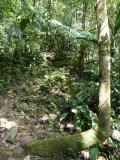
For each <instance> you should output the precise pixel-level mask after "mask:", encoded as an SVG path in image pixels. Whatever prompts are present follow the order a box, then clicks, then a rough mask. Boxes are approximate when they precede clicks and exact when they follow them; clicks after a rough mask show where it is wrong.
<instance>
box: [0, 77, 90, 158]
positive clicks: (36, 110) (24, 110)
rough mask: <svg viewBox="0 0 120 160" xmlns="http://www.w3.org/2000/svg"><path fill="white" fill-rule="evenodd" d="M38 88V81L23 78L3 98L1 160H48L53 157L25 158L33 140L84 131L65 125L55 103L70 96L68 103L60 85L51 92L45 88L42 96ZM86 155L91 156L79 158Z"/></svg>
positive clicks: (85, 153) (0, 140) (84, 153)
mask: <svg viewBox="0 0 120 160" xmlns="http://www.w3.org/2000/svg"><path fill="white" fill-rule="evenodd" d="M38 88H39V86H38V83H37V82H36V79H35V78H33V77H29V78H26V77H23V78H22V79H21V81H19V82H14V83H13V84H12V85H11V89H10V90H9V91H8V93H7V94H3V95H0V155H1V156H0V160H48V159H49V158H44V159H43V158H39V157H35V156H30V155H25V154H24V147H25V145H26V144H27V143H28V142H29V141H31V140H36V139H44V138H54V137H58V136H67V135H70V134H73V133H75V132H76V133H79V132H81V130H80V129H79V128H78V127H75V126H74V125H73V123H72V122H70V121H69V122H67V121H66V122H63V123H61V120H60V118H61V119H64V118H65V117H64V115H63V117H61V113H60V111H59V110H58V108H56V106H55V104H54V102H53V101H52V100H51V99H52V98H56V99H58V98H60V97H66V101H68V99H67V97H68V96H69V94H68V93H65V92H64V91H62V90H61V86H60V85H55V86H54V87H52V88H51V89H50V90H49V93H47V90H46V91H45V90H44V89H45V88H43V91H42V93H41V92H40V93H39V89H38ZM52 94H54V97H53V95H52ZM51 95H52V96H51ZM48 97H49V98H48ZM49 99H50V100H49ZM49 101H50V102H49ZM69 105H70V104H69ZM82 154H83V155H84V157H86V156H87V157H89V152H87V151H84V152H81V154H80V155H79V156H80V157H81V155H82ZM77 158H78V156H77ZM64 159H65V160H70V159H72V158H70V157H66V158H64Z"/></svg>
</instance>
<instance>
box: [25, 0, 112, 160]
mask: <svg viewBox="0 0 120 160" xmlns="http://www.w3.org/2000/svg"><path fill="white" fill-rule="evenodd" d="M97 23H98V44H99V63H100V64H99V68H100V70H99V72H100V86H99V117H98V118H99V120H98V124H96V125H95V126H94V127H93V128H91V129H89V130H88V131H86V132H83V133H80V134H77V135H72V136H66V137H57V138H51V139H48V140H46V139H45V140H36V141H32V142H29V143H28V144H27V146H26V147H25V152H26V153H27V154H31V155H37V156H40V157H52V160H53V159H55V160H57V159H64V158H63V156H64V155H67V154H72V153H77V152H79V151H80V150H83V149H85V148H88V147H92V146H94V145H96V144H97V143H98V140H99V141H104V140H105V139H107V138H108V137H109V135H110V39H109V28H108V17H107V7H106V0H97ZM97 139H98V140H97Z"/></svg>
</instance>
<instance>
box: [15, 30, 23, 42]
mask: <svg viewBox="0 0 120 160" xmlns="http://www.w3.org/2000/svg"><path fill="white" fill-rule="evenodd" d="M16 33H17V35H18V40H19V42H20V43H21V42H22V32H21V30H20V29H19V28H16Z"/></svg>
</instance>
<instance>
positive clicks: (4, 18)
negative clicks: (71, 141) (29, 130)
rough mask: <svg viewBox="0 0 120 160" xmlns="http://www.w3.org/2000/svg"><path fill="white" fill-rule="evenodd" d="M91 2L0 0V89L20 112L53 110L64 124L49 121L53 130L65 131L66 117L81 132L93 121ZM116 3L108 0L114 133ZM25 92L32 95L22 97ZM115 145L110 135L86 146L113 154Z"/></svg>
mask: <svg viewBox="0 0 120 160" xmlns="http://www.w3.org/2000/svg"><path fill="white" fill-rule="evenodd" d="M84 4H86V5H87V10H86V11H85V12H86V13H85V20H84V19H83V14H84ZM95 4H96V2H95V1H91V0H86V1H83V0H81V1H80V0H74V1H73V0H70V1H68V0H59V1H57V0H48V1H44V0H39V1H38V0H34V1H33V0H16V1H15V0H5V1H0V37H1V39H0V94H1V95H2V96H3V95H10V94H12V93H14V95H15V96H16V102H15V106H16V107H17V109H18V110H19V112H20V113H21V112H22V113H24V118H25V117H26V115H27V114H29V115H31V114H32V115H34V116H39V114H46V113H47V112H48V113H54V114H56V115H58V117H57V120H56V121H55V122H54V126H56V125H58V124H60V126H62V125H64V126H65V127H64V128H62V127H58V128H59V129H55V128H54V127H53V131H54V132H56V130H57V132H60V133H62V132H64V131H66V130H67V131H68V130H69V127H68V128H67V127H66V126H67V125H65V124H67V123H71V124H73V125H74V126H75V127H79V129H80V132H82V131H85V130H87V129H88V128H90V127H92V126H93V125H94V124H95V122H96V121H97V115H98V87H99V67H98V63H99V60H98V50H97V48H98V46H97V45H98V44H97V27H96V14H95V12H96V6H95ZM119 7H120V3H119V1H108V15H109V27H110V35H111V56H112V60H111V64H112V68H111V70H112V72H111V102H112V103H111V104H112V110H111V132H112V133H113V132H114V130H117V131H118V132H119V135H120V120H119V118H120V53H119V51H120V49H119V44H120V38H119V35H120V34H119V31H120V30H119V28H120V12H119ZM113 13H114V14H113ZM84 23H85V28H83V24H84ZM24 80H25V81H26V83H24V84H23V85H22V87H21V88H20V89H16V88H15V87H14V83H17V84H19V83H20V81H24ZM21 92H22V93H21ZM26 95H32V96H33V98H32V99H31V98H30V97H29V98H28V97H27V98H26V99H24V97H25V96H26ZM34 97H35V98H34ZM23 101H24V102H26V101H27V102H29V103H30V102H32V103H33V102H34V103H36V104H37V106H38V108H37V109H36V110H37V111H38V112H37V113H36V110H32V111H31V109H30V108H26V107H25V106H24V105H23V104H22V102H23ZM41 106H42V107H41ZM43 106H44V107H43ZM46 110H47V111H46ZM68 132H69V133H70V134H73V132H72V133H71V132H70V130H69V131H68ZM119 147H120V140H116V139H115V138H113V137H110V138H109V139H108V141H106V142H104V144H101V143H100V145H99V148H98V149H97V148H94V149H93V150H90V155H91V156H93V157H95V156H96V155H99V156H101V155H102V156H104V157H105V158H106V159H110V160H113V159H116V158H118V157H117V156H118V155H120V150H119ZM93 152H95V153H96V155H92V154H93ZM93 157H92V158H91V159H93Z"/></svg>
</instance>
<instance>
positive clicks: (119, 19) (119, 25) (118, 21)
mask: <svg viewBox="0 0 120 160" xmlns="http://www.w3.org/2000/svg"><path fill="white" fill-rule="evenodd" d="M119 28H120V10H119V13H118V15H117V18H116V21H115V29H114V35H116V33H117V31H118V29H119Z"/></svg>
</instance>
